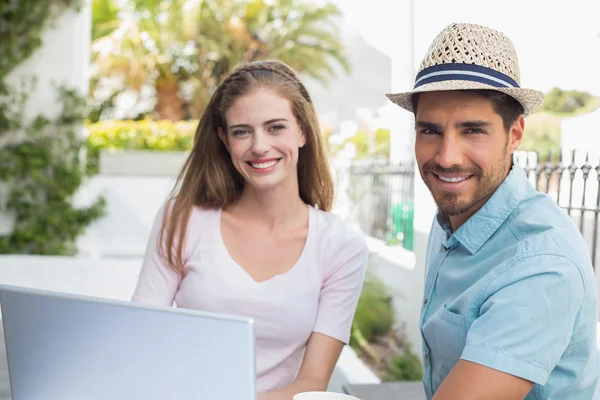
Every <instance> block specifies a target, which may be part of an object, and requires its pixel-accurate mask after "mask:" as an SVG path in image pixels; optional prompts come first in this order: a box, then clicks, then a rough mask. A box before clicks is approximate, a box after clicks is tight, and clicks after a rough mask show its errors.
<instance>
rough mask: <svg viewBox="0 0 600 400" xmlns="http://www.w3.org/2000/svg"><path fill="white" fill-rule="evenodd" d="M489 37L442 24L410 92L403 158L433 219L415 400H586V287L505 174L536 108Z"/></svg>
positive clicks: (536, 99) (518, 176) (591, 285)
mask: <svg viewBox="0 0 600 400" xmlns="http://www.w3.org/2000/svg"><path fill="white" fill-rule="evenodd" d="M519 82H520V76H519V66H518V61H517V55H516V53H515V49H514V47H513V45H512V43H511V41H510V40H509V39H508V38H507V37H506V36H505V35H504V34H502V33H500V32H497V31H495V30H492V29H489V28H486V27H483V26H479V25H473V24H452V25H449V26H448V27H446V28H445V29H444V30H443V31H442V32H441V33H440V34H439V35H438V36H437V37H436V39H435V40H434V41H433V43H432V44H431V47H430V48H429V51H428V53H427V55H426V56H425V58H424V60H423V62H422V63H421V66H420V71H419V73H418V75H417V77H416V81H415V88H414V90H413V91H412V92H409V93H397V94H388V95H387V96H388V98H389V99H390V100H391V101H393V102H394V103H396V104H398V105H399V106H401V107H403V108H405V109H406V110H409V111H411V112H413V113H414V114H415V130H416V139H415V157H416V160H417V164H418V166H419V171H420V173H421V177H422V178H423V181H424V182H425V184H426V185H427V187H428V188H429V190H430V191H431V194H432V195H433V198H434V200H435V202H436V204H437V207H438V213H437V215H436V218H435V220H434V222H433V225H432V229H431V236H430V238H429V243H428V250H427V259H426V263H427V265H426V272H425V274H426V277H425V293H424V299H423V303H422V304H423V305H422V311H421V325H420V328H421V332H422V337H423V363H424V378H423V382H424V387H425V392H426V394H427V398H428V399H431V398H433V399H435V400H446V399H462V400H469V399H536V400H537V399H569V400H579V399H581V400H583V399H585V400H590V399H600V395H599V389H598V379H599V378H598V375H599V374H600V369H599V357H598V349H597V344H596V330H597V315H598V311H597V297H596V282H595V277H594V272H593V269H592V265H591V261H590V258H589V253H588V250H587V248H586V245H585V242H584V241H583V239H582V237H581V234H580V233H579V232H578V231H577V229H576V228H575V226H574V224H573V222H572V221H571V219H570V218H569V217H568V216H567V215H566V214H565V213H564V212H563V211H562V210H561V209H560V208H559V207H558V206H557V205H556V203H555V202H554V201H553V200H552V199H551V198H550V197H548V196H546V195H543V194H539V193H537V192H536V191H535V189H534V188H533V187H532V186H531V184H530V183H529V182H528V179H527V176H526V174H525V172H524V171H523V169H522V168H520V167H519V166H518V165H514V164H513V163H512V154H513V153H514V152H515V151H516V150H518V149H519V146H520V145H521V143H522V140H523V133H524V129H525V120H524V117H525V116H527V115H528V114H530V113H532V112H533V111H535V109H536V108H537V107H538V106H539V105H540V104H541V103H542V102H543V98H544V96H543V94H542V93H541V92H539V91H536V90H531V89H524V88H521V87H520V83H519Z"/></svg>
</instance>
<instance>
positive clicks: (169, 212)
mask: <svg viewBox="0 0 600 400" xmlns="http://www.w3.org/2000/svg"><path fill="white" fill-rule="evenodd" d="M332 200H333V182H332V179H331V176H330V172H329V167H328V162H327V157H326V154H325V148H324V144H323V140H322V137H321V134H320V130H319V124H318V121H317V116H316V112H315V108H314V106H313V104H312V101H311V98H310V96H309V94H308V92H307V90H306V88H305V87H304V85H303V84H302V83H301V82H300V80H299V78H298V76H297V75H296V73H295V72H294V71H293V70H292V69H291V68H289V67H288V66H287V65H285V64H283V63H281V62H277V61H264V62H254V63H251V64H247V65H244V66H242V67H239V68H238V69H236V70H235V71H234V72H233V73H232V74H231V75H230V76H229V77H228V78H227V79H225V80H224V81H223V83H222V84H221V85H220V86H219V87H218V88H217V90H216V92H215V93H214V95H213V97H212V99H211V101H210V103H209V104H208V106H207V108H206V110H205V112H204V114H203V116H202V118H201V120H200V123H199V126H198V129H197V131H196V135H195V138H194V148H193V149H192V151H191V154H190V155H189V157H188V159H187V160H186V162H185V164H184V166H183V169H182V172H181V173H180V176H179V178H178V182H177V185H176V186H175V189H174V190H173V193H172V195H171V198H170V200H169V202H168V206H165V207H163V210H161V211H160V212H159V215H158V216H157V219H156V222H155V224H154V227H153V230H152V233H151V237H150V240H149V243H148V248H147V252H146V256H145V259H144V263H143V267H142V271H141V274H140V278H139V282H138V286H137V288H136V291H135V295H134V300H136V301H142V302H148V303H153V304H160V305H168V306H170V305H172V304H173V302H175V303H176V304H177V306H178V307H184V308H192V309H200V310H204V311H211V312H219V313H228V314H236V315H243V316H247V317H251V318H253V319H254V320H255V334H256V354H257V389H258V392H259V393H260V395H259V397H258V398H259V399H260V400H267V399H290V398H291V397H292V396H293V395H294V394H296V393H299V392H304V391H310V390H325V389H326V387H327V384H328V382H329V379H330V376H331V374H332V372H333V368H334V366H335V364H336V362H337V359H338V357H339V355H340V352H341V350H342V348H343V346H344V344H345V343H347V342H348V339H349V335H350V326H351V323H352V319H353V316H354V312H355V308H356V304H357V302H358V298H359V294H360V291H361V288H362V284H363V279H364V275H365V268H366V262H367V256H368V249H367V247H366V245H365V242H364V240H363V239H362V237H361V236H360V235H359V234H358V233H356V232H355V231H353V230H352V229H351V228H350V227H349V226H348V225H347V224H346V223H345V222H343V221H342V220H341V219H340V218H339V217H337V216H335V215H334V214H332V213H329V212H328V211H329V210H330V208H331V203H332ZM179 238H183V240H179ZM167 249H168V251H167Z"/></svg>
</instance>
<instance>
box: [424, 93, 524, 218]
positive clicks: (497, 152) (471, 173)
mask: <svg viewBox="0 0 600 400" xmlns="http://www.w3.org/2000/svg"><path fill="white" fill-rule="evenodd" d="M415 117H416V118H415V119H416V121H415V130H416V140H415V156H416V159H417V164H418V166H419V171H420V173H421V177H422V178H423V181H424V182H425V184H426V185H427V187H428V188H429V190H430V191H431V194H432V195H433V198H434V200H435V202H436V203H437V206H438V208H439V210H440V212H441V213H443V214H446V215H448V216H449V217H457V218H459V219H460V220H461V222H460V223H461V224H462V223H464V221H466V220H467V219H468V218H469V217H470V216H471V215H473V214H474V213H475V212H476V211H477V210H478V209H479V208H480V207H481V206H482V205H483V204H484V203H485V201H486V200H487V199H488V198H489V197H490V196H491V195H492V194H493V193H494V191H495V190H496V189H497V188H498V186H500V184H501V183H502V182H503V181H504V179H505V178H506V176H507V174H508V171H509V169H510V162H511V156H512V153H513V152H514V151H516V150H517V149H518V148H519V146H520V145H521V142H522V139H523V129H524V119H523V116H520V117H519V118H518V119H517V121H515V122H514V123H513V126H512V127H511V128H510V129H509V131H508V132H507V131H506V129H505V127H504V125H503V123H502V117H501V116H500V115H499V114H497V113H496V112H495V111H494V109H493V107H492V103H491V102H490V101H489V100H488V99H486V98H484V97H482V96H479V95H475V94H472V93H468V92H462V91H446V92H443V91H442V92H431V93H422V94H420V95H419V102H418V107H417V112H416V115H415ZM453 225H454V224H453Z"/></svg>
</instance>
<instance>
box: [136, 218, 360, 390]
mask: <svg viewBox="0 0 600 400" xmlns="http://www.w3.org/2000/svg"><path fill="white" fill-rule="evenodd" d="M308 207H309V223H308V234H307V237H306V241H305V245H304V248H303V250H302V253H301V255H300V256H299V258H298V260H297V261H296V263H295V264H294V265H293V266H292V267H291V268H290V269H289V270H288V271H286V272H285V273H282V274H279V275H275V276H273V277H272V278H270V279H268V280H265V281H261V282H258V281H256V280H254V279H253V278H252V277H251V276H250V275H249V274H248V273H247V272H246V270H244V269H243V268H242V267H241V266H240V265H239V264H237V263H236V262H235V261H234V260H233V258H232V257H231V255H230V254H229V252H228V251H227V248H226V246H225V243H224V242H223V237H222V234H221V212H222V210H221V209H201V208H198V207H196V208H194V210H193V211H192V214H191V216H190V220H189V224H188V228H187V233H186V236H185V239H184V246H183V251H184V263H185V273H184V274H183V276H181V275H179V274H178V273H176V272H175V271H173V270H172V269H171V268H170V267H169V266H168V264H167V263H166V261H165V260H164V258H163V257H161V256H160V254H159V245H160V244H159V243H158V236H159V232H160V228H161V225H162V212H163V208H161V209H160V210H159V212H158V213H157V216H156V219H155V222H154V226H153V228H152V231H151V234H150V239H149V242H148V247H147V250H146V254H145V258H144V261H143V265H142V269H141V272H140V276H139V280H138V284H137V288H136V290H135V294H134V296H133V300H134V301H141V302H146V303H151V304H158V305H164V306H171V305H176V306H177V307H181V308H188V309H197V310H203V311H209V312H217V313H224V314H231V315H240V316H245V317H250V318H252V319H253V320H254V325H255V343H256V357H257V360H256V368H257V391H258V392H259V393H261V392H265V391H270V390H275V389H278V388H282V387H285V386H287V385H289V384H290V383H292V382H293V380H294V379H295V377H296V375H297V372H298V370H299V368H300V365H301V363H302V358H303V354H304V349H305V347H306V343H307V341H308V339H309V337H310V335H311V333H312V332H319V333H321V334H324V335H327V336H330V337H333V338H335V339H338V340H340V341H342V342H344V343H348V340H349V337H350V329H351V324H352V319H353V317H354V312H355V310H356V305H357V303H358V298H359V295H360V291H361V289H362V284H363V281H364V276H365V270H366V264H367V258H368V247H367V245H366V242H365V240H364V239H363V237H362V235H361V234H360V233H358V232H357V231H355V230H354V229H353V228H351V226H350V225H349V224H347V223H346V222H345V221H343V220H342V219H341V218H340V217H339V216H337V215H335V214H333V213H329V212H323V211H320V210H317V209H315V208H313V207H310V206H308Z"/></svg>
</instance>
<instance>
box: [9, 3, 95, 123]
mask: <svg viewBox="0 0 600 400" xmlns="http://www.w3.org/2000/svg"><path fill="white" fill-rule="evenodd" d="M91 29H92V14H91V0H85V2H83V4H82V8H81V10H79V12H77V11H76V10H74V9H66V10H65V12H63V13H62V14H61V15H60V16H59V17H58V18H57V19H56V20H55V21H52V23H51V24H49V25H48V27H47V28H46V30H45V31H44V32H43V33H42V38H41V40H42V46H41V47H40V48H39V49H37V50H36V51H35V52H34V53H33V54H32V55H31V56H30V57H29V58H28V59H27V60H25V61H24V62H23V63H21V64H20V65H19V66H17V67H16V68H15V69H14V70H13V71H12V72H11V73H10V74H9V76H8V79H7V82H8V83H9V84H13V85H18V84H19V82H20V80H21V79H23V78H28V77H31V76H34V77H36V79H37V85H36V87H35V90H34V91H33V92H32V93H30V96H29V101H28V103H27V107H26V109H25V119H26V120H31V119H33V118H35V117H36V116H38V115H40V114H43V115H45V116H47V117H49V118H53V117H55V116H57V115H58V113H59V112H60V110H61V107H60V106H61V104H60V103H59V102H58V101H57V99H56V95H57V91H56V88H57V86H60V85H66V86H68V87H69V88H74V89H77V91H78V92H79V93H80V94H81V95H87V92H88V86H89V73H90V72H89V65H90V41H91V34H92V33H91Z"/></svg>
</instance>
